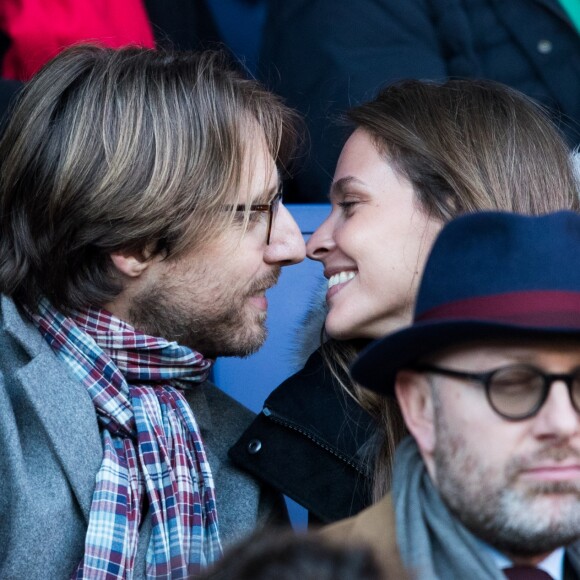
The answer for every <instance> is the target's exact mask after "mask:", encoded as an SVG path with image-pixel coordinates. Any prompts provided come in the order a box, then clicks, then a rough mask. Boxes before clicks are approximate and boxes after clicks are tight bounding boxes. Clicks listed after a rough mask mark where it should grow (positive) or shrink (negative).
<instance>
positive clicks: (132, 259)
mask: <svg viewBox="0 0 580 580" xmlns="http://www.w3.org/2000/svg"><path fill="white" fill-rule="evenodd" d="M111 260H112V261H113V264H115V268H117V270H119V272H121V274H125V276H129V278H138V277H139V276H141V274H143V272H144V271H145V270H146V269H147V268H148V267H149V265H150V264H151V261H150V260H149V259H148V257H146V256H145V255H144V253H143V252H137V251H120V252H112V253H111Z"/></svg>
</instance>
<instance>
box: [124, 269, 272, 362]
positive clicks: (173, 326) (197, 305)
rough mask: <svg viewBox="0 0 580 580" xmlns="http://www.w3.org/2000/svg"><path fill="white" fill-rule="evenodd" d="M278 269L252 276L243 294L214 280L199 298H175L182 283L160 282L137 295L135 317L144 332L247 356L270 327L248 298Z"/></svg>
mask: <svg viewBox="0 0 580 580" xmlns="http://www.w3.org/2000/svg"><path fill="white" fill-rule="evenodd" d="M280 270H281V269H280V267H277V268H275V269H273V270H271V271H270V273H269V274H267V275H265V276H263V277H262V278H261V279H259V280H256V281H254V282H253V283H252V284H251V286H250V287H249V288H248V290H247V291H246V292H245V293H244V294H243V295H240V294H239V293H238V294H236V293H234V292H231V290H230V288H224V287H223V286H222V287H220V286H218V285H215V286H214V287H213V288H209V289H206V290H205V291H202V292H201V293H200V294H199V298H198V299H197V300H196V297H195V295H196V293H195V292H191V294H190V296H189V297H188V298H189V301H188V302H187V303H186V304H183V298H182V299H181V300H180V299H179V298H177V292H176V291H175V287H176V286H178V287H179V286H180V285H179V283H178V284H174V285H172V284H171V283H169V284H160V283H158V284H156V285H154V286H152V287H150V288H148V289H147V291H144V292H142V293H141V294H140V295H138V296H136V297H135V298H134V299H133V301H132V304H131V308H130V318H131V323H132V324H133V326H135V328H137V329H138V330H140V331H141V332H144V333H146V334H149V335H152V336H157V337H162V338H165V339H166V340H172V341H176V342H177V343H179V344H181V345H183V346H187V347H189V348H191V349H193V350H196V351H198V352H200V353H201V354H202V355H203V356H204V357H206V358H217V357H218V356H240V357H244V356H249V355H250V354H253V353H254V352H256V351H257V350H258V349H259V348H260V347H261V346H262V345H263V344H264V341H265V340H266V336H267V329H266V313H263V314H262V313H253V312H251V310H250V309H249V308H248V305H247V299H248V297H249V296H252V295H255V294H257V293H258V292H261V291H263V290H265V289H266V288H271V287H272V286H274V285H275V284H276V283H277V282H278V278H279V277H280ZM182 288H183V287H181V291H183V290H182ZM201 296H205V299H202V298H201ZM248 312H249V313H250V314H251V318H250V316H248Z"/></svg>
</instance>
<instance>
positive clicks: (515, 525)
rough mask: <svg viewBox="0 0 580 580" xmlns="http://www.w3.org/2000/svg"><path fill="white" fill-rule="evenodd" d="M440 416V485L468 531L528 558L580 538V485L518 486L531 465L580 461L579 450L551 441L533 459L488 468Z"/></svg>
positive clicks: (438, 450) (446, 502)
mask: <svg viewBox="0 0 580 580" xmlns="http://www.w3.org/2000/svg"><path fill="white" fill-rule="evenodd" d="M437 417H438V418H437V449H436V451H435V465H436V473H437V487H438V489H439V493H440V495H441V497H442V499H443V501H444V502H445V504H446V505H447V507H448V508H449V509H450V510H451V511H452V512H453V513H454V515H455V517H457V519H458V520H459V521H461V522H462V523H463V525H464V526H465V527H466V528H468V529H469V530H471V532H472V533H474V534H475V535H476V536H477V537H478V538H480V539H482V540H484V541H486V542H487V543H489V544H490V545H492V546H494V547H495V548H496V549H498V550H500V551H502V552H504V553H506V554H511V555H514V556H523V557H531V556H536V555H540V554H544V553H549V552H551V551H553V550H555V549H556V548H558V547H561V546H566V545H568V544H570V543H572V542H574V541H576V540H578V539H579V538H580V482H577V481H576V482H562V481H555V482H538V483H537V484H536V485H532V484H531V483H528V484H527V485H526V487H525V488H523V487H522V485H521V483H520V485H519V486H518V481H519V478H518V476H519V475H520V474H521V473H522V472H523V471H524V470H525V469H526V468H527V467H529V466H532V465H535V464H537V462H538V461H540V460H544V459H552V460H554V461H562V460H563V459H565V458H566V457H570V456H574V457H577V456H578V454H577V453H576V452H575V451H574V450H572V449H570V448H568V447H565V448H564V447H563V446H560V447H558V446H555V445H554V444H553V443H552V444H548V445H546V447H545V448H543V449H542V450H541V451H539V452H537V453H535V454H534V456H533V457H529V458H525V459H524V458H519V459H518V458H516V459H514V461H512V462H511V463H510V464H509V465H508V466H505V467H504V469H503V470H502V469H498V470H491V469H486V468H485V466H482V465H481V464H480V462H479V461H478V459H477V457H476V456H474V455H472V454H470V453H469V451H468V450H467V444H466V442H465V440H464V439H463V437H462V436H461V434H452V433H451V432H450V428H449V426H448V425H447V423H446V420H445V417H444V416H443V415H442V414H440V413H437ZM524 485H525V484H524ZM555 495H561V496H562V498H561V500H562V501H561V505H560V506H559V509H558V510H557V512H558V513H554V512H555V511H556V510H554V503H553V502H552V501H551V498H553V497H554V496H555ZM566 497H568V499H569V501H565V499H566Z"/></svg>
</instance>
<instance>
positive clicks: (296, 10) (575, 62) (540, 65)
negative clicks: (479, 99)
mask: <svg viewBox="0 0 580 580" xmlns="http://www.w3.org/2000/svg"><path fill="white" fill-rule="evenodd" d="M579 27H580V5H579V4H578V2H577V1H576V0H510V1H509V2H497V1H495V0H478V1H472V2H460V1H459V0H452V1H451V2H449V1H447V0H433V1H431V2H428V1H426V0H407V1H405V2H401V1H400V0H357V1H356V2H353V1H352V0H269V3H268V14H267V20H266V25H265V27H264V41H263V47H262V56H261V65H260V72H261V74H262V75H263V79H264V80H265V81H266V83H267V84H268V85H269V87H270V88H272V89H274V90H275V91H277V92H278V93H280V94H281V95H283V96H284V97H285V98H286V99H287V100H288V104H289V105H290V106H292V107H295V108H297V109H298V110H299V111H300V112H302V113H303V114H304V115H305V116H306V120H307V123H308V126H309V128H310V133H311V150H310V156H309V158H308V160H307V163H306V165H305V168H304V170H303V171H302V172H300V173H299V174H297V175H296V177H295V180H294V181H293V183H292V186H291V188H290V189H289V195H288V197H287V199H288V200H290V201H300V202H304V201H307V202H309V201H317V202H324V201H326V199H327V198H326V196H327V193H328V188H329V186H330V182H331V176H332V173H333V171H334V166H335V164H336V160H337V158H338V155H339V153H340V149H341V147H342V145H343V143H344V140H345V138H346V135H345V134H344V133H343V132H342V131H341V130H340V129H339V128H338V127H337V126H336V125H335V124H333V118H334V117H335V116H336V115H337V114H339V113H342V112H343V111H345V110H346V109H348V108H350V107H352V106H354V105H357V104H359V103H362V102H364V101H368V100H369V99H371V98H373V97H374V96H375V94H376V93H377V92H378V90H379V89H380V88H381V87H384V86H385V85H388V84H390V83H392V82H394V81H398V80H401V79H406V78H416V79H433V80H444V79H446V78H457V77H459V78H485V79H492V80H495V81H499V82H502V83H505V84H507V85H509V86H512V87H514V88H516V89H518V90H520V91H522V92H523V93H525V94H527V95H529V96H530V97H532V98H534V99H536V100H537V101H538V102H540V103H543V104H544V105H546V106H547V107H549V108H550V110H551V111H552V113H553V118H554V119H555V120H556V121H557V122H558V125H559V127H560V129H561V130H562V131H563V132H564V133H565V134H566V137H567V139H568V144H569V145H577V144H578V143H580V37H579V35H578V30H579Z"/></svg>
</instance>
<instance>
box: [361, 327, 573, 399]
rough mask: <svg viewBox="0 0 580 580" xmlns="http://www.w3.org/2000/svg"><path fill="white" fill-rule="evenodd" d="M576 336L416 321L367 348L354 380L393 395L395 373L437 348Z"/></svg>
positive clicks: (542, 330)
mask: <svg viewBox="0 0 580 580" xmlns="http://www.w3.org/2000/svg"><path fill="white" fill-rule="evenodd" d="M542 336H545V337H550V338H551V337H554V336H562V337H563V338H566V337H568V338H569V337H573V336H574V337H577V338H578V339H579V340H580V328H566V327H564V328H562V327H553V328H552V327H541V328H540V327H529V326H521V325H513V324H498V323H491V322H482V321H479V320H461V321H459V320H449V321H439V322H424V323H417V324H414V325H413V326H410V327H408V328H405V329H403V330H399V331H397V332H395V333H393V334H390V335H387V336H385V337H384V338H382V339H379V340H377V341H375V342H373V343H372V344H370V345H369V346H368V347H366V348H365V349H364V350H363V351H362V352H361V353H360V355H359V357H358V358H357V359H356V361H355V362H354V364H353V365H352V367H351V374H352V377H353V378H354V380H355V381H356V382H357V383H359V384H361V385H362V386H363V387H366V388H368V389H371V390H373V391H375V392H377V393H379V394H383V395H388V396H393V395H394V387H395V378H396V376H397V372H398V371H399V370H401V369H403V368H405V367H408V366H409V365H411V364H412V363H414V362H416V361H418V360H420V359H421V358H423V357H425V356H427V355H430V354H434V353H435V352H437V351H441V350H444V349H446V348H449V347H452V346H457V345H459V344H462V343H464V344H466V345H467V344H469V343H471V342H474V341H480V340H498V339H512V338H516V339H526V338H530V339H538V338H541V337H542Z"/></svg>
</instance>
